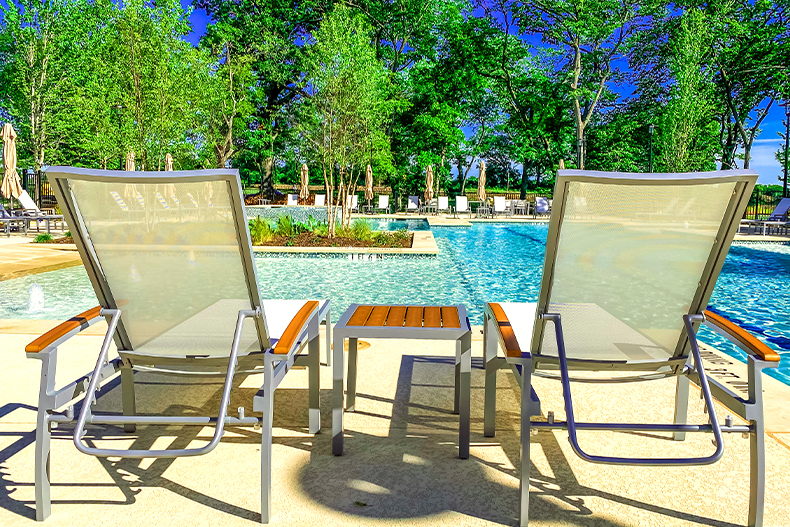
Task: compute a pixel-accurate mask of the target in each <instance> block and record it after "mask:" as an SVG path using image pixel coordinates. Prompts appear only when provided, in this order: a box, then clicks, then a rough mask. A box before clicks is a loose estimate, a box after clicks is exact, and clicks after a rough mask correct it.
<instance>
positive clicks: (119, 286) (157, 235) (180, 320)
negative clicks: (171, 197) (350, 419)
mask: <svg viewBox="0 0 790 527" xmlns="http://www.w3.org/2000/svg"><path fill="white" fill-rule="evenodd" d="M46 172H47V177H48V178H49V181H50V182H51V184H52V187H53V190H54V193H55V195H56V196H57V199H58V202H59V203H60V204H61V207H62V209H63V211H64V212H65V213H66V217H67V221H68V224H69V226H70V227H71V233H72V236H73V237H74V241H75V243H76V245H77V249H78V250H79V253H80V256H81V257H82V261H83V262H84V264H85V269H86V271H87V273H88V275H89V277H90V279H91V284H92V285H93V288H94V292H95V293H96V296H97V297H98V299H99V304H100V306H99V307H96V308H94V309H91V310H89V311H86V312H85V313H82V314H81V315H78V316H77V317H75V318H72V319H71V320H69V321H67V322H64V323H63V324H61V325H59V326H57V327H56V328H54V329H53V330H51V331H49V332H48V333H46V334H44V335H42V336H41V337H39V338H37V339H36V340H34V341H33V342H31V343H30V344H29V345H28V346H27V348H26V350H25V351H26V352H27V356H28V357H29V358H34V359H38V360H40V361H41V362H42V370H41V387H40V392H39V394H40V395H39V403H38V418H37V424H36V446H35V496H36V518H37V519H38V520H44V519H45V518H46V517H47V516H49V514H50V510H51V505H50V480H49V473H50V472H49V463H50V426H51V425H52V423H72V422H75V421H76V425H75V428H74V434H73V442H74V444H75V446H76V447H77V449H78V450H79V451H80V452H83V453H85V454H89V455H93V456H97V457H120V458H159V457H164V458H173V457H181V456H197V455H202V454H207V453H208V452H210V451H211V450H213V449H214V448H215V447H216V446H217V444H218V443H219V442H220V439H221V438H222V435H223V429H224V427H225V426H229V425H233V426H258V425H260V426H261V429H262V436H261V442H262V443H261V518H262V521H263V522H264V523H266V522H268V521H269V519H270V517H271V514H272V509H271V466H272V459H271V455H272V410H273V407H272V405H273V400H274V392H275V390H276V389H277V386H278V385H279V384H280V382H281V381H282V379H283V378H284V377H285V375H286V374H287V373H288V372H289V371H290V370H291V369H292V367H293V366H294V364H297V363H301V364H305V365H306V366H307V367H308V378H309V397H308V400H309V403H308V404H309V412H308V415H309V423H308V425H309V431H310V433H317V432H318V431H319V429H320V413H319V382H318V380H319V367H320V364H319V340H318V329H319V319H318V316H319V312H320V310H321V309H323V308H324V307H328V302H329V301H328V300H322V301H317V300H263V299H261V298H260V293H259V289H258V280H257V276H256V267H255V264H254V262H253V256H252V246H251V244H250V236H249V231H248V230H247V222H246V219H245V215H244V209H243V200H242V191H241V185H240V180H239V176H238V171H236V170H203V171H192V172H134V173H129V172H120V171H101V170H89V169H82V168H73V167H51V168H49V169H47V171H46ZM125 183H134V184H136V185H137V188H140V189H141V190H142V191H143V192H144V193H146V195H150V194H151V193H152V192H155V188H156V185H162V184H167V185H173V188H174V189H175V191H177V192H179V194H181V195H188V194H189V195H192V196H193V197H196V198H194V199H195V201H196V202H197V204H198V205H199V207H200V210H201V211H202V212H201V214H200V215H185V216H184V217H183V219H181V220H179V221H174V220H173V218H172V217H171V218H169V219H167V220H163V221H159V222H153V223H150V222H149V224H147V225H146V228H144V229H143V228H141V227H140V226H139V224H135V223H132V222H130V221H129V220H124V219H121V220H113V219H111V218H112V216H111V215H110V214H109V211H110V209H111V208H114V207H116V205H115V204H114V203H112V201H110V200H107V199H105V197H106V196H107V195H108V192H109V189H110V188H113V186H116V185H118V184H125ZM209 196H211V200H212V204H211V205H213V207H212V206H211V205H209V203H208V197H209ZM156 206H157V205H156V204H155V203H154V200H146V207H148V210H149V212H150V211H152V210H153V208H154V207H156ZM218 276H221V279H217V277H218ZM101 320H106V321H107V323H108V329H107V333H106V335H105V338H104V341H103V344H102V345H101V349H100V350H99V351H98V359H97V361H96V365H95V368H94V369H93V372H92V373H90V374H88V375H86V376H83V377H81V378H80V379H78V380H76V381H75V382H72V383H67V384H66V385H65V386H63V387H60V388H57V389H56V388H55V373H56V371H55V367H56V357H57V348H58V346H59V345H61V344H62V343H64V342H65V341H66V340H68V339H69V338H70V337H72V336H74V335H76V334H78V333H79V332H81V331H82V330H83V329H85V328H87V327H88V326H90V325H92V324H94V323H96V322H98V321H101ZM113 340H114V341H115V343H116V345H117V348H118V355H119V358H110V357H108V352H109V348H110V344H111V343H112V342H113ZM305 347H307V348H308V350H309V353H308V355H307V356H301V355H300V352H301V351H302V350H303V349H304V348H305ZM135 370H136V371H138V372H156V373H157V374H161V375H178V376H182V377H183V376H185V375H186V376H192V377H193V378H196V379H205V381H203V382H208V383H211V384H214V383H215V381H214V380H212V378H213V377H217V376H219V377H221V378H224V385H223V387H222V392H221V397H220V401H219V407H218V410H217V414H216V415H215V416H198V415H195V414H194V413H190V414H189V415H169V416H166V415H150V414H148V413H146V415H144V416H137V415H136V401H135V393H134V384H135V378H134V371H135ZM119 373H120V386H121V392H122V395H121V400H122V410H123V415H117V414H105V413H102V414H95V413H93V411H92V406H93V404H91V401H95V399H96V397H97V391H98V389H99V387H100V385H101V384H106V383H107V381H109V380H110V379H111V378H113V377H115V376H116V374H119ZM237 373H238V374H251V373H263V378H264V381H263V385H262V387H261V389H260V390H259V391H258V392H257V395H255V396H254V397H253V400H252V401H251V403H252V405H251V408H252V412H262V414H263V416H262V417H260V418H259V417H254V416H251V415H246V416H245V412H244V411H243V410H244V409H243V408H242V409H239V413H238V416H236V417H231V416H229V415H228V404H229V403H230V395H231V391H232V389H233V379H234V375H235V374H237ZM197 382H198V383H199V382H201V381H200V380H198V381H197ZM179 385H180V384H176V385H171V386H169V388H172V389H178V386H179ZM80 399H82V401H83V404H82V407H81V410H79V411H78V412H77V414H76V415H75V412H74V406H73V405H74V404H75V402H78V401H79V400H80ZM159 402H160V403H165V404H166V401H159ZM64 407H68V409H67V410H66V411H65V412H64V411H59V410H60V409H61V408H64ZM86 425H115V426H120V425H123V426H124V428H125V430H126V431H127V432H133V431H134V430H135V427H136V425H151V426H156V425H160V426H163V427H165V430H163V436H167V437H171V436H172V435H173V431H172V429H167V427H168V426H169V425H175V426H184V425H195V426H199V427H204V426H212V425H215V430H214V434H213V437H212V438H211V440H210V441H209V442H208V443H207V444H205V445H204V446H199V447H192V448H166V449H164V450H151V449H148V448H140V446H146V447H147V446H149V445H148V444H147V443H145V444H142V445H140V443H138V445H140V446H138V447H137V448H134V447H133V448H132V449H129V450H127V449H109V448H102V447H101V446H94V445H93V443H92V442H91V444H88V443H86V442H85V440H84V439H83V436H84V435H85V434H86V433H87V432H86ZM92 430H93V429H92ZM91 433H92V431H91ZM137 441H138V442H139V441H142V439H138V440H137ZM55 462H56V463H57V460H55Z"/></svg>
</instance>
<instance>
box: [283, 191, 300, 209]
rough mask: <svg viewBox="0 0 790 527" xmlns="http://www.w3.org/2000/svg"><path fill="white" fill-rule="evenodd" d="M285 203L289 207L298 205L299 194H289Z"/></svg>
mask: <svg viewBox="0 0 790 527" xmlns="http://www.w3.org/2000/svg"><path fill="white" fill-rule="evenodd" d="M285 204H286V205H287V206H288V207H296V206H297V205H299V194H288V196H287V198H286V202H285Z"/></svg>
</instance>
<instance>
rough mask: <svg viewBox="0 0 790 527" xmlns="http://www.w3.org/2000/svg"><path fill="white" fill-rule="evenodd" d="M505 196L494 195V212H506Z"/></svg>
mask: <svg viewBox="0 0 790 527" xmlns="http://www.w3.org/2000/svg"><path fill="white" fill-rule="evenodd" d="M505 206H506V203H505V196H494V212H505Z"/></svg>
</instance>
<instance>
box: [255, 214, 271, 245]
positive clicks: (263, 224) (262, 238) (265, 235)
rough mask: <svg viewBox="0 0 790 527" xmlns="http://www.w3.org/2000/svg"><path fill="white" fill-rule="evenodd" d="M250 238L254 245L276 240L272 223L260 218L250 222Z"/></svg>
mask: <svg viewBox="0 0 790 527" xmlns="http://www.w3.org/2000/svg"><path fill="white" fill-rule="evenodd" d="M250 238H252V243H253V245H261V244H262V243H265V242H270V241H272V240H273V239H274V229H273V228H272V224H271V222H269V221H268V220H264V219H262V218H261V217H260V216H258V217H257V218H255V219H252V220H250Z"/></svg>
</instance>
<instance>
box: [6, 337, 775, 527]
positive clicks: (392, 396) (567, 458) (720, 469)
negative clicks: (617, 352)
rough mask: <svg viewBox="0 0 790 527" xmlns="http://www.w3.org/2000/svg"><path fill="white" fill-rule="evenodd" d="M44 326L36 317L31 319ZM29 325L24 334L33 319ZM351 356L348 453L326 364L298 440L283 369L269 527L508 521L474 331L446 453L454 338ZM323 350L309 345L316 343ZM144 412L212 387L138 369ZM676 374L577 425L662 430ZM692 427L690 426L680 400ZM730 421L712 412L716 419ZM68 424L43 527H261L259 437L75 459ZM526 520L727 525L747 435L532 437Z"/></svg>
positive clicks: (770, 446)
mask: <svg viewBox="0 0 790 527" xmlns="http://www.w3.org/2000/svg"><path fill="white" fill-rule="evenodd" d="M38 325H40V323H35V324H34V326H38ZM104 327H105V326H104V324H99V325H97V326H94V328H91V330H89V332H88V333H87V334H86V335H84V336H80V337H76V338H75V339H73V340H72V341H71V342H70V343H68V344H67V345H64V346H62V348H61V349H60V352H59V360H60V364H59V368H60V369H59V371H58V380H59V381H60V382H66V381H68V380H73V379H76V378H78V377H79V376H80V375H81V374H84V373H86V372H87V371H89V370H90V369H91V368H92V366H93V361H95V357H96V354H97V352H98V348H99V345H100V341H101V336H100V333H101V331H102V330H103V328H104ZM28 330H29V331H31V333H32V332H37V331H39V328H38V327H35V329H34V327H30V328H29V329H28ZM28 330H26V329H25V327H24V324H18V325H17V327H15V328H13V329H11V328H9V327H7V326H0V359H2V361H3V363H4V364H5V365H6V367H7V368H8V369H9V371H13V372H14V374H13V375H10V376H7V377H6V379H5V381H4V382H3V383H2V385H0V400H2V401H3V406H2V410H3V411H2V412H0V459H1V460H2V474H0V525H3V526H5V527H12V526H30V527H32V526H34V525H36V523H35V522H34V520H33V516H34V499H33V479H32V478H33V445H34V432H33V430H34V426H35V425H34V423H35V407H36V400H37V399H36V397H37V391H38V378H39V368H40V364H39V363H38V361H35V360H30V359H26V358H25V357H24V353H23V352H22V349H23V347H24V345H25V344H26V343H27V342H28V341H29V340H31V338H32V334H31V333H27V331H28ZM369 343H370V347H368V348H365V347H364V346H360V352H359V368H360V373H359V383H358V395H357V411H356V412H355V413H350V414H347V416H346V430H347V435H346V440H345V446H346V448H345V454H344V455H343V456H342V457H335V456H333V455H332V454H331V449H330V436H331V434H330V430H331V412H330V411H329V408H330V404H331V403H330V401H331V393H330V388H331V384H332V381H331V371H330V369H329V368H322V372H321V385H322V391H321V404H322V412H321V414H322V426H323V430H322V432H321V433H320V434H318V435H317V436H311V435H309V434H307V389H306V387H307V372H306V371H305V370H294V371H292V372H291V373H289V374H288V375H287V376H286V379H285V381H284V383H283V384H282V385H281V386H282V387H281V388H280V389H278V391H277V392H276V397H275V401H274V407H275V414H274V426H275V429H274V447H273V459H274V469H273V506H274V517H273V520H272V522H271V525H273V526H275V527H279V526H288V527H290V526H321V527H325V526H347V525H363V526H396V525H397V526H411V525H413V526H436V525H447V526H451V525H452V526H478V525H479V526H492V525H514V524H515V520H516V513H517V507H518V479H517V477H516V474H517V471H516V469H517V467H518V466H519V463H520V461H519V446H518V445H519V436H518V432H517V430H518V428H517V426H518V420H517V415H518V392H517V384H516V381H515V378H514V377H513V375H512V374H511V373H509V372H506V371H504V370H503V371H502V373H501V374H500V375H499V381H498V386H499V394H498V405H499V406H498V414H497V435H496V437H494V438H486V437H483V435H482V418H483V415H482V408H483V389H482V388H483V382H484V376H485V373H484V371H483V369H482V359H481V356H482V335H481V334H480V331H479V328H477V330H476V331H475V336H474V339H473V348H472V352H473V357H474V359H473V372H472V445H471V456H470V459H468V460H460V459H458V458H457V437H458V436H457V426H458V417H457V416H456V415H454V414H452V413H451V409H452V404H453V388H452V382H453V373H454V368H453V365H452V364H453V360H454V352H455V349H454V346H453V345H452V344H451V343H437V342H430V341H391V340H370V341H369ZM322 346H323V343H322ZM135 379H136V382H137V383H138V391H137V402H138V411H140V412H165V413H169V414H175V413H179V412H184V411H187V412H192V413H195V414H199V415H203V414H205V415H209V414H211V413H214V412H216V404H217V401H218V400H219V396H220V394H219V391H220V389H221V383H220V382H218V381H213V382H211V383H207V384H203V385H194V384H190V383H186V382H185V381H184V379H181V378H175V379H173V378H167V377H162V376H154V375H151V374H142V373H138V374H136V375H135ZM261 382H262V379H261V378H260V376H250V377H247V378H244V379H241V378H240V379H239V381H238V383H237V386H236V388H235V392H234V397H233V401H232V403H231V408H233V409H234V412H235V408H237V407H239V406H244V407H245V408H246V411H247V413H248V415H251V414H252V406H251V403H252V396H253V395H254V394H255V392H256V391H257V388H258V387H259V386H260V383H261ZM117 384H118V383H117V382H114V383H110V384H109V385H108V386H107V387H106V388H105V389H103V390H102V391H101V396H100V397H99V402H98V407H97V410H98V411H116V410H118V409H119V408H120V395H119V388H118V386H117ZM534 384H535V388H536V390H537V392H538V393H539V394H540V396H541V398H542V400H543V409H544V415H545V412H546V411H548V410H553V411H554V412H555V415H556V417H557V418H558V419H562V418H563V417H564V416H563V410H562V398H561V393H560V386H559V384H558V383H556V382H554V381H549V380H546V379H540V378H535V379H534ZM673 395H674V382H673V381H671V380H661V381H653V382H650V383H644V384H642V385H635V384H626V385H621V386H603V387H602V386H597V387H593V386H590V385H586V384H578V385H574V402H575V404H576V406H577V408H578V413H579V419H586V420H592V419H605V420H609V421H615V422H623V421H630V420H634V421H637V422H647V421H667V420H671V416H672V403H671V402H672V400H673ZM690 401H691V406H690V420H691V421H692V422H698V423H704V422H706V421H707V417H706V416H705V415H704V414H703V413H702V405H701V403H700V401H699V397H698V392H696V390H692V395H691V398H690ZM725 413H726V412H725V411H724V410H723V409H721V408H719V409H718V414H719V416H721V417H723V416H724V414H725ZM71 431H72V428H71V426H64V427H62V429H56V430H55V439H53V445H52V456H51V474H52V482H53V486H52V498H53V515H52V516H51V517H50V518H49V519H48V520H47V523H46V525H49V526H53V527H59V526H71V525H113V526H139V525H168V526H170V525H189V526H190V527H195V526H203V525H207V526H208V525H211V526H215V525H228V526H230V525H233V526H236V525H250V526H253V525H257V524H258V523H257V522H258V521H259V511H260V504H259V496H260V495H259V489H260V469H259V466H260V465H259V464H260V439H261V436H260V432H259V431H257V430H254V429H252V428H235V429H230V430H228V431H227V433H226V434H225V436H224V437H223V439H222V441H221V443H220V445H219V446H218V447H217V449H216V450H215V451H213V452H211V453H210V454H208V455H205V456H202V457H197V458H180V459H175V460H170V459H160V460H151V459H147V460H118V459H108V460H102V459H97V458H93V457H89V456H85V455H83V454H80V453H78V452H77V450H76V449H75V448H74V445H73V444H72V441H71ZM212 431H213V429H211V428H204V429H199V428H194V427H193V428H178V427H169V428H168V429H166V430H163V429H161V428H160V429H158V430H156V432H158V433H159V434H160V435H161V434H163V436H162V437H158V436H157V435H156V434H155V431H154V430H152V429H151V428H143V427H141V428H140V431H139V433H138V434H130V435H126V434H124V433H123V432H121V431H119V430H118V429H109V430H105V431H103V432H100V431H98V430H97V429H94V430H91V432H90V433H89V436H88V437H89V440H90V441H91V442H93V443H94V444H96V445H103V446H106V447H110V446H112V447H113V448H127V447H131V446H134V447H139V448H146V447H151V446H155V447H156V448H166V447H168V446H173V447H177V448H184V447H187V446H191V447H196V446H198V445H202V444H205V441H206V440H208V439H209V438H210V436H211V434H212ZM788 436H790V434H776V433H771V434H770V435H769V437H768V439H767V459H768V463H767V492H766V504H767V508H766V519H765V525H766V526H768V527H780V526H782V527H786V526H787V525H790V504H789V503H788V501H787V496H788V495H790V478H788V476H787V474H788V473H790V446H788V445H790V438H789V437H788ZM581 441H582V444H583V446H584V448H586V449H588V450H590V451H591V452H594V453H607V454H614V453H617V454H622V455H693V454H696V455H699V454H702V453H706V452H710V451H712V448H713V447H712V445H711V442H710V436H709V435H704V436H700V435H690V438H689V439H688V440H687V441H686V442H683V443H678V442H675V441H671V440H669V439H668V438H667V437H666V436H665V435H662V434H624V433H620V434H615V433H599V432H595V433H594V432H587V433H583V434H582V435H581ZM532 445H533V446H532V451H531V457H530V462H531V463H532V469H531V471H532V476H531V481H530V489H531V494H532V499H531V504H530V517H531V520H532V521H531V525H536V526H659V525H660V526H680V525H707V526H734V525H745V523H746V511H747V506H748V492H749V488H748V487H749V485H748V472H749V470H748V466H749V463H748V462H749V456H748V446H749V440H748V439H744V438H742V437H741V436H740V435H734V434H730V435H727V436H726V438H725V452H724V457H723V459H722V460H721V461H720V462H718V463H716V464H713V465H710V466H704V467H694V468H677V467H665V468H654V467H644V468H634V467H615V466H604V465H594V464H589V463H586V462H584V461H582V460H580V459H579V458H578V457H576V455H574V453H573V452H572V451H571V449H570V446H569V444H568V441H567V433H565V432H563V431H557V432H547V431H541V432H539V433H537V434H536V435H535V436H533V437H532Z"/></svg>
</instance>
